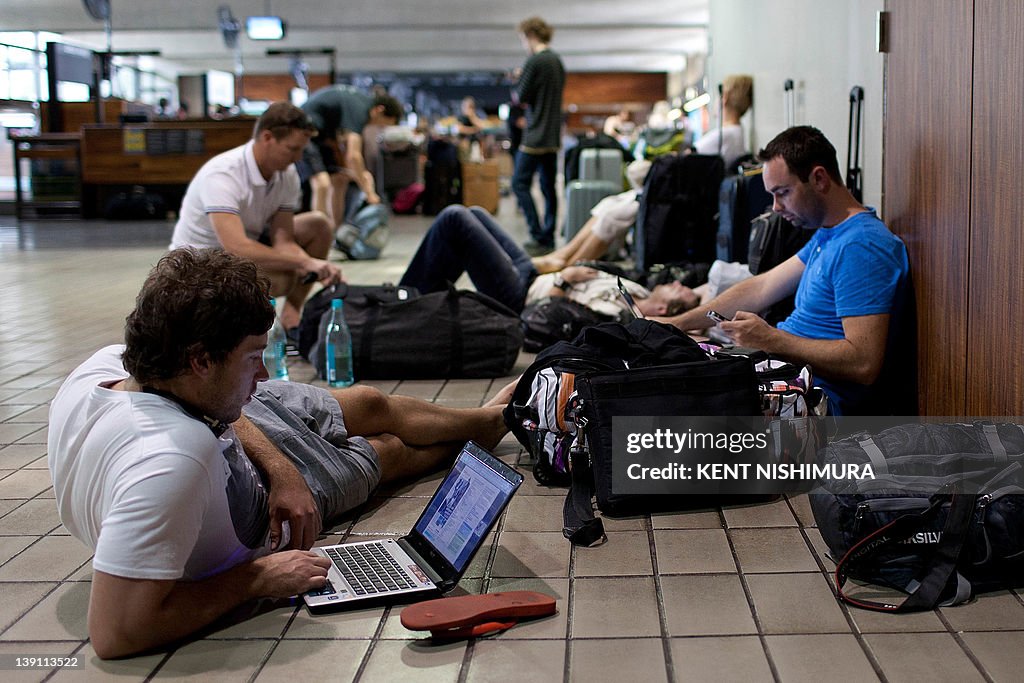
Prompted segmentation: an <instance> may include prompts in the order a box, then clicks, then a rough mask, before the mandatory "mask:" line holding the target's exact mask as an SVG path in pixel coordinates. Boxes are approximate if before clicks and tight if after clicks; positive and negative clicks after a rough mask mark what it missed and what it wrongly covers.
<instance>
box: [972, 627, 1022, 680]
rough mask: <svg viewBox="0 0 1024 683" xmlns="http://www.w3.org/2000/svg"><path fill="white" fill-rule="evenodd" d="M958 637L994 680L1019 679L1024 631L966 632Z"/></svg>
mask: <svg viewBox="0 0 1024 683" xmlns="http://www.w3.org/2000/svg"><path fill="white" fill-rule="evenodd" d="M960 637H961V638H963V641H964V643H966V645H967V647H969V648H970V650H971V652H972V653H974V656H975V657H977V659H978V661H980V662H981V665H982V667H983V668H984V669H985V672H986V673H988V675H989V676H991V677H992V678H993V679H994V680H996V681H1018V680H1020V678H1021V672H1022V671H1024V631H1001V632H999V631H992V632H987V633H971V632H968V633H962V634H960Z"/></svg>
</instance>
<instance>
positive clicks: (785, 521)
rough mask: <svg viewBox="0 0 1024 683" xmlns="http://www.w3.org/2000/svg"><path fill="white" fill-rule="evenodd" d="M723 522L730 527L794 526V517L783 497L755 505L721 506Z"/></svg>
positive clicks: (795, 523)
mask: <svg viewBox="0 0 1024 683" xmlns="http://www.w3.org/2000/svg"><path fill="white" fill-rule="evenodd" d="M722 514H723V515H725V523H726V524H727V525H728V526H729V527H731V528H734V529H735V528H741V527H757V528H761V527H766V526H767V527H772V526H796V525H797V521H796V517H794V516H793V511H792V510H790V509H789V505H788V504H787V503H786V501H785V500H784V499H781V498H780V499H779V500H776V501H772V502H770V503H759V504H757V505H733V506H728V507H724V508H722Z"/></svg>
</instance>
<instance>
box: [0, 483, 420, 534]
mask: <svg viewBox="0 0 1024 683" xmlns="http://www.w3.org/2000/svg"><path fill="white" fill-rule="evenodd" d="M2 483H3V482H0V484H2ZM370 505H372V506H373V507H372V508H370V509H367V510H366V511H364V512H363V513H362V514H360V515H359V519H358V520H357V521H356V523H355V525H354V526H353V527H352V531H357V532H361V533H386V534H407V533H409V530H410V529H412V527H413V524H415V523H416V520H417V519H419V516H420V514H422V512H423V509H424V508H425V507H426V503H425V501H424V500H423V499H422V498H388V499H386V500H385V499H373V500H372V501H370Z"/></svg>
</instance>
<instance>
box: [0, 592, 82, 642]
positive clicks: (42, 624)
mask: <svg viewBox="0 0 1024 683" xmlns="http://www.w3.org/2000/svg"><path fill="white" fill-rule="evenodd" d="M54 585H55V584H52V583H45V582H41V583H31V584H25V583H4V584H0V586H3V588H4V601H3V602H4V605H3V608H4V609H6V606H7V605H6V603H7V601H8V599H9V598H8V593H9V592H11V587H16V588H15V589H14V590H17V591H18V592H19V593H28V594H29V595H30V596H31V595H34V596H36V597H35V600H33V601H32V602H35V603H36V604H35V605H34V606H33V607H32V608H31V609H30V610H29V611H28V612H27V613H26V614H25V615H24V616H22V617H21V618H20V619H18V620H17V622H16V623H15V624H13V625H12V626H11V627H10V628H9V629H7V630H6V631H4V632H3V633H2V634H0V640H86V639H87V638H88V637H89V628H88V624H87V621H86V613H87V612H88V608H89V584H88V583H62V584H59V585H57V589H56V590H53V592H52V593H49V594H48V595H46V597H44V598H43V599H42V600H38V598H39V597H41V594H45V593H47V592H49V591H50V590H52V589H53V587H54ZM23 586H32V587H34V588H28V589H22V587H23ZM37 600H38V602H36V601H37Z"/></svg>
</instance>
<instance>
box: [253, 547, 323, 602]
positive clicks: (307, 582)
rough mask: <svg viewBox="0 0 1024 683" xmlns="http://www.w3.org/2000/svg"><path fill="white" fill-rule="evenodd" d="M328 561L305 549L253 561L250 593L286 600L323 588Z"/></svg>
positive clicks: (275, 554)
mask: <svg viewBox="0 0 1024 683" xmlns="http://www.w3.org/2000/svg"><path fill="white" fill-rule="evenodd" d="M330 566H331V561H330V560H328V559H327V558H326V557H324V556H323V555H318V554H317V553H314V552H309V551H306V550H289V551H287V552H283V553H272V554H270V555H266V556H264V557H261V558H259V559H257V560H254V561H253V568H254V569H255V570H256V577H255V579H254V582H253V592H254V593H255V594H256V595H262V596H266V597H269V598H290V597H291V596H293V595H298V594H299V593H305V592H306V591H310V590H314V589H317V588H323V587H324V585H325V584H326V583H327V570H328V569H329V568H330Z"/></svg>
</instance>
